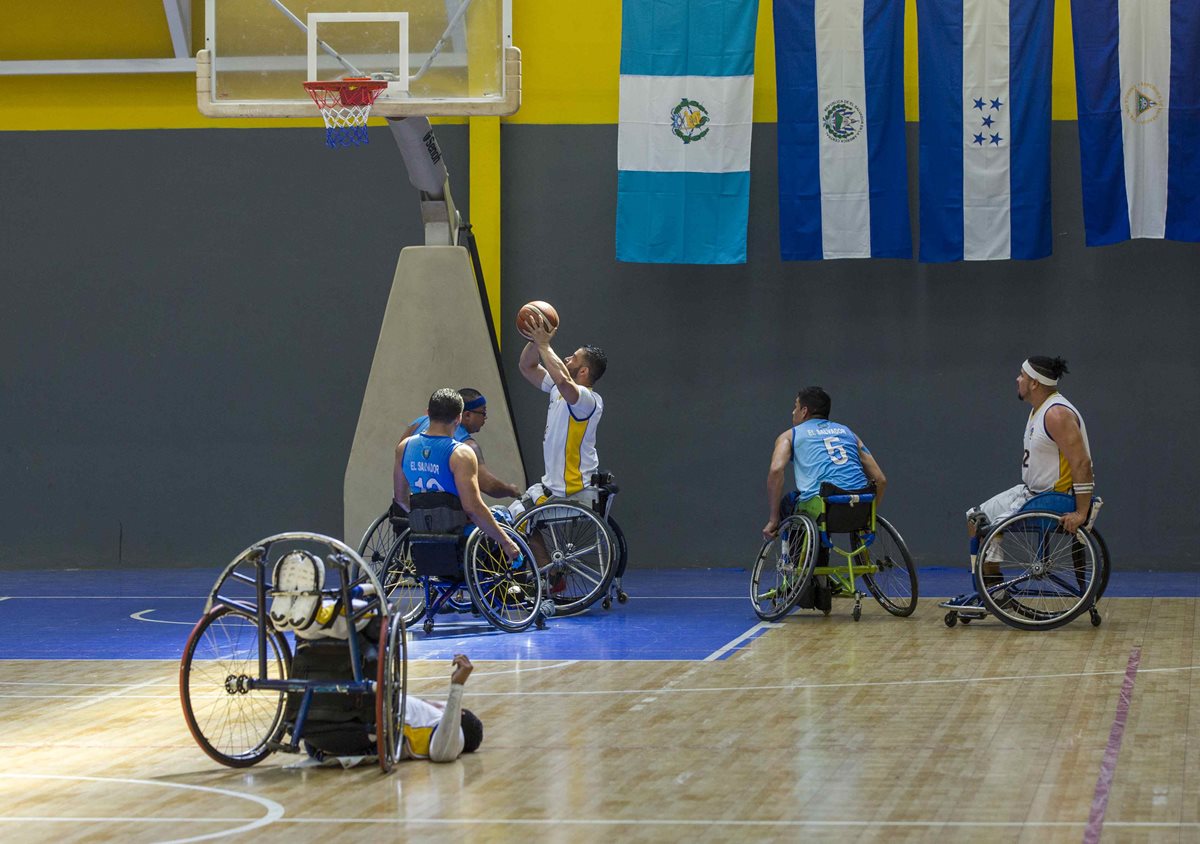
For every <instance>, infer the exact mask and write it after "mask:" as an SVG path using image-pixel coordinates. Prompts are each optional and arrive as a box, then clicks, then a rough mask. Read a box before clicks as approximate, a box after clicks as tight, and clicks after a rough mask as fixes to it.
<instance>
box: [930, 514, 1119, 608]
mask: <svg viewBox="0 0 1200 844" xmlns="http://www.w3.org/2000/svg"><path fill="white" fill-rule="evenodd" d="M1046 495H1065V493H1040V494H1038V495H1035V496H1034V497H1033V498H1031V499H1030V500H1029V501H1028V502H1026V504H1025V506H1024V507H1022V508H1021V509H1020V510H1018V511H1017V512H1016V513H1012V514H1010V515H1008V516H1006V517H1004V518H1003V519H1001V520H1000V521H999V522H997V523H996V524H995V525H989V526H988V529H987V531H986V533H984V535H983V536H982V537H980V538H979V551H978V553H977V554H976V559H975V560H974V561H973V564H972V568H971V578H972V581H973V582H974V585H975V591H974V592H972V593H968V594H965V595H959V596H958V597H957V598H952V599H951V600H949V601H943V602H942V603H940V604H939V605H938V606H941V607H943V608H946V609H948V610H949V612H947V613H946V615H945V616H944V617H943V621H944V622H945V624H946V626H947V627H954V626H955V625H956V624H958V622H960V621H961V622H962V623H963V624H964V625H966V624H970V623H971V622H972V621H975V620H978V619H981V618H986V617H987V616H989V615H994V616H996V617H997V618H999V619H1000V620H1001V621H1003V622H1004V623H1005V624H1007V625H1009V626H1010V627H1015V628H1016V629H1018V630H1053V629H1054V628H1056V627H1061V626H1063V625H1064V624H1069V623H1070V622H1072V621H1074V620H1075V619H1076V618H1078V617H1079V616H1080V615H1082V614H1083V613H1084V612H1087V613H1088V616H1089V619H1090V620H1091V623H1092V626H1093V627H1099V626H1100V624H1101V623H1102V622H1103V617H1102V616H1101V615H1100V611H1099V608H1098V605H1099V603H1100V600H1101V599H1102V598H1103V597H1104V592H1105V590H1106V589H1107V588H1108V578H1109V574H1110V572H1111V560H1110V559H1109V555H1108V545H1107V543H1105V541H1104V538H1103V537H1102V536H1101V535H1100V533H1099V531H1097V530H1096V528H1095V523H1096V518H1097V516H1098V515H1099V512H1100V508H1101V507H1102V506H1103V504H1104V501H1103V499H1100V498H1094V499H1092V507H1091V512H1090V513H1089V514H1088V518H1087V519H1086V520H1085V521H1084V523H1083V524H1082V525H1081V526H1080V527H1079V530H1078V531H1077V533H1076V534H1075V536H1074V537H1072V538H1071V539H1070V540H1067V539H1066V536H1068V535H1069V534H1067V532H1066V531H1064V530H1063V529H1062V524H1061V521H1060V519H1061V517H1062V516H1063V515H1064V514H1063V513H1062V512H1059V511H1057V510H1054V509H1050V508H1049V507H1047V506H1044V505H1043V506H1037V502H1038V499H1039V498H1041V497H1042V496H1046ZM1030 505H1034V506H1030ZM1027 508H1028V509H1027ZM1026 522H1027V523H1029V524H1028V525H1026V526H1023V527H1017V525H1019V524H1021V523H1026ZM1006 533H1008V534H1017V535H1024V534H1031V535H1034V536H1037V537H1038V538H1037V543H1036V544H1037V549H1036V557H1037V559H1036V560H1034V561H1033V562H1032V563H1031V564H1030V569H1029V573H1028V574H1027V575H1025V576H1023V577H1019V578H1013V579H1003V580H1001V581H999V582H992V583H988V582H986V580H985V578H986V577H987V575H986V574H985V572H984V560H985V558H986V555H987V554H988V552H989V551H990V550H991V547H992V544H993V543H994V542H995V543H997V544H998V542H999V539H1000V537H1002V536H1004V535H1005V534H1006ZM1081 537H1082V542H1081V541H1080V538H1081ZM1056 539H1057V540H1062V541H1064V542H1066V541H1069V542H1070V548H1071V563H1072V571H1073V572H1074V573H1075V581H1076V583H1075V586H1076V587H1077V588H1072V584H1071V583H1070V580H1069V579H1064V578H1062V577H1059V576H1056V572H1055V567H1054V565H1053V557H1054V556H1055V555H1056V552H1055V551H1054V550H1053V549H1052V548H1051V545H1052V543H1054V541H1055V540H1056ZM1001 547H1003V546H1001ZM1080 554H1083V555H1085V556H1086V555H1089V554H1090V556H1091V558H1092V559H1093V560H1094V561H1095V563H1094V566H1093V568H1094V572H1093V575H1092V577H1091V578H1090V579H1089V580H1088V582H1087V584H1086V586H1083V587H1082V588H1078V587H1079V576H1080V571H1081V560H1080V556H1079V555H1080ZM1014 565H1021V564H1020V563H1014ZM1001 576H1002V577H1003V575H1001ZM1044 581H1049V582H1053V583H1054V584H1056V585H1057V586H1058V587H1059V589H1060V590H1063V591H1065V592H1066V593H1067V594H1071V595H1073V596H1074V598H1075V602H1074V604H1073V605H1072V606H1070V607H1069V608H1066V609H1063V610H1062V611H1061V612H1050V611H1047V610H1043V609H1039V608H1037V607H1027V606H1025V605H1024V604H1023V603H1022V602H1021V599H1022V598H1029V597H1034V598H1044V597H1046V595H1044V594H1041V593H1036V592H1035V593H1026V592H1025V591H1024V589H1023V587H1024V584H1025V583H1029V582H1034V583H1040V582H1044ZM1014 586H1020V587H1022V591H1016V590H1014V588H1013V587H1014ZM1054 594H1055V595H1058V594H1061V592H1056V593H1054Z"/></svg>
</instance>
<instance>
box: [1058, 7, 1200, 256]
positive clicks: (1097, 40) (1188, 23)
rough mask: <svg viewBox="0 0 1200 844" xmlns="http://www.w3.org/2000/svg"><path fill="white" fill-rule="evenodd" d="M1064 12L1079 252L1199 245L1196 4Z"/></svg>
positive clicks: (1199, 24) (1199, 18)
mask: <svg viewBox="0 0 1200 844" xmlns="http://www.w3.org/2000/svg"><path fill="white" fill-rule="evenodd" d="M1071 11H1072V30H1073V35H1074V40H1075V85H1076V91H1077V93H1078V102H1079V158H1080V164H1081V166H1082V170H1083V223H1084V231H1085V236H1086V242H1087V245H1088V246H1103V245H1105V244H1109V243H1117V242H1120V241H1122V240H1128V239H1129V238H1133V237H1153V238H1166V239H1168V240H1184V241H1200V2H1197V0H1137V2H1128V0H1072V3H1071Z"/></svg>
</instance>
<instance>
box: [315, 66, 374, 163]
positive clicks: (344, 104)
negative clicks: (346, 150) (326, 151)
mask: <svg viewBox="0 0 1200 844" xmlns="http://www.w3.org/2000/svg"><path fill="white" fill-rule="evenodd" d="M386 87H387V83H386V82H381V81H378V80H374V79H370V78H368V77H365V76H364V77H350V78H347V79H330V80H326V81H321V82H305V83H304V89H305V90H306V91H308V93H309V96H311V97H312V98H313V102H315V103H316V104H317V108H318V109H319V110H320V112H321V117H322V118H323V119H324V120H325V145H326V146H328V147H329V148H330V149H338V148H339V147H352V146H358V145H359V144H365V143H367V118H368V117H370V116H371V106H372V105H374V103H375V98H376V97H377V96H379V92H380V91H382V90H383V89H384V88H386Z"/></svg>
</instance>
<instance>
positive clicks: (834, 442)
mask: <svg viewBox="0 0 1200 844" xmlns="http://www.w3.org/2000/svg"><path fill="white" fill-rule="evenodd" d="M822 442H823V443H825V450H826V451H828V452H829V460H830V462H831V463H833V465H835V466H841V465H842V464H843V463H846V462H848V461H849V460H850V455H848V454H846V447H845V446H844V445H841V444H839V443H838V438H837V437H826V438H825V439H824V440H822Z"/></svg>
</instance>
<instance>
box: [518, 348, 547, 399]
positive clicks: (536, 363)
mask: <svg viewBox="0 0 1200 844" xmlns="http://www.w3.org/2000/svg"><path fill="white" fill-rule="evenodd" d="M518 366H519V367H520V368H521V374H522V375H524V376H525V380H526V381H528V382H529V383H530V384H532V385H533V386H535V387H537V388H538V389H539V390H540V389H542V382H543V381H545V380H546V376H547V375H549V373H548V372H546V370H545V368H544V367H543V366H542V364H541V356H540V355H538V347H537V344H536V343H532V342H530V343H526V344H525V348H524V349H522V350H521V360H520V363H519V364H518Z"/></svg>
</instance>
